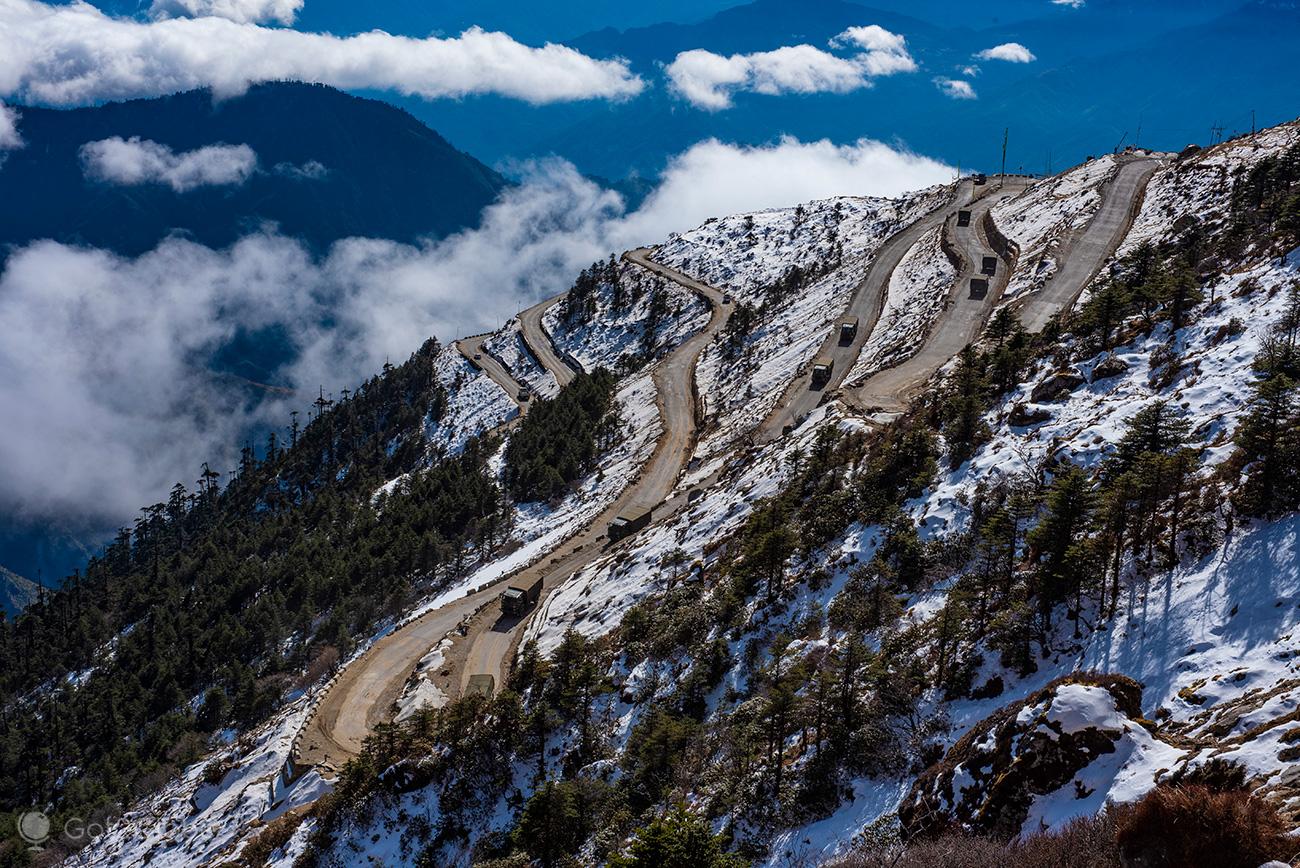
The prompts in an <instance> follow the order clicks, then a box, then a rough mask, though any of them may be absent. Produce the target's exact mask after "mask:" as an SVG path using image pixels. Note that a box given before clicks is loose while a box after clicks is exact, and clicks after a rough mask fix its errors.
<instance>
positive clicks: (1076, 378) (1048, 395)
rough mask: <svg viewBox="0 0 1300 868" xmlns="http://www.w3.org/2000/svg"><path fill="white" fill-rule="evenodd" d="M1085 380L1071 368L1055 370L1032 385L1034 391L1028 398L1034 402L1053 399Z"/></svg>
mask: <svg viewBox="0 0 1300 868" xmlns="http://www.w3.org/2000/svg"><path fill="white" fill-rule="evenodd" d="M1086 382H1087V380H1085V379H1084V378H1083V374H1080V373H1079V372H1078V371H1076V370H1074V369H1072V368H1071V369H1067V370H1064V371H1056V372H1055V373H1053V374H1050V375H1049V376H1048V377H1047V379H1046V380H1043V382H1041V383H1039V384H1038V385H1037V386H1035V387H1034V391H1033V392H1032V393H1031V394H1030V396H1029V400H1031V401H1033V402H1034V403H1035V404H1043V403H1046V402H1047V401H1053V400H1055V399H1056V398H1058V397H1060V396H1061V395H1062V393H1065V392H1072V391H1074V390H1075V389H1077V388H1079V387H1080V386H1082V385H1083V384H1084V383H1086Z"/></svg>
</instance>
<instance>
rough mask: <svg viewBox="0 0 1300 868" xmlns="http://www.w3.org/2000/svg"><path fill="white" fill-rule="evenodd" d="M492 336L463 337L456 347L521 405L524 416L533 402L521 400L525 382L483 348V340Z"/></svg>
mask: <svg viewBox="0 0 1300 868" xmlns="http://www.w3.org/2000/svg"><path fill="white" fill-rule="evenodd" d="M490 337H492V335H491V334H484V335H474V336H472V337H468V338H461V339H460V340H458V341H456V349H457V350H459V351H460V354H461V355H462V356H464V357H465V360H466V361H467V362H469V363H470V364H471V365H473V366H474V367H476V368H478V369H479V370H480V371H482V372H483V373H485V374H487V375H488V377H490V378H491V379H492V382H494V383H496V384H497V385H498V386H500V387H501V388H502V389H504V390H505V393H506V394H507V395H509V396H510V400H511V401H514V402H515V403H516V404H517V405H519V415H520V416H522V415H524V414H525V413H527V412H528V406H529V404H530V403H531V402H529V401H520V400H519V392H520V390H522V389H523V384H522V383H520V382H519V381H518V380H516V379H515V378H514V376H513V375H512V374H511V373H510V371H509V370H508V369H507V368H506V366H505V365H504V364H502V362H501V360H500V359H498V358H497V357H496V356H494V355H492V354H491V353H489V352H488V351H487V350H485V349H484V348H483V342H484V341H486V340H487V339H488V338H490Z"/></svg>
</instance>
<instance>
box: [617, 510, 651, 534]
mask: <svg viewBox="0 0 1300 868" xmlns="http://www.w3.org/2000/svg"><path fill="white" fill-rule="evenodd" d="M651 513H652V510H651V509H649V508H646V507H641V508H636V509H626V510H624V511H623V512H620V513H619V514H618V517H617V518H615V519H614V520H613V521H611V522H610V523H609V541H610V542H612V543H615V542H618V541H619V540H621V539H623V538H624V537H628V536H631V535H632V534H634V533H636V532H637V531H639V530H641V529H642V528H644V527H645V526H646V525H648V524H650V516H651Z"/></svg>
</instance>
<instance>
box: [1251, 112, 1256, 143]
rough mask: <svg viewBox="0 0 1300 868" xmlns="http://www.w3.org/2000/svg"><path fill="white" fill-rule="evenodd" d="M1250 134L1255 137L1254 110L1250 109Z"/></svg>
mask: <svg viewBox="0 0 1300 868" xmlns="http://www.w3.org/2000/svg"><path fill="white" fill-rule="evenodd" d="M1250 136H1251V138H1254V137H1255V110H1254V109H1251V110H1250Z"/></svg>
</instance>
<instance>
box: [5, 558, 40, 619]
mask: <svg viewBox="0 0 1300 868" xmlns="http://www.w3.org/2000/svg"><path fill="white" fill-rule="evenodd" d="M38 593H39V589H38V588H37V586H36V583H35V582H33V581H31V580H30V579H24V578H23V577H22V576H20V575H18V574H17V573H14V572H10V571H9V570H6V569H5V568H4V567H0V612H4V614H5V617H8V618H12V617H13V616H14V615H17V614H18V613H19V612H21V611H22V610H23V609H26V608H27V607H28V606H30V605H31V604H32V603H34V602H35V601H36V597H37V595H38Z"/></svg>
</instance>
